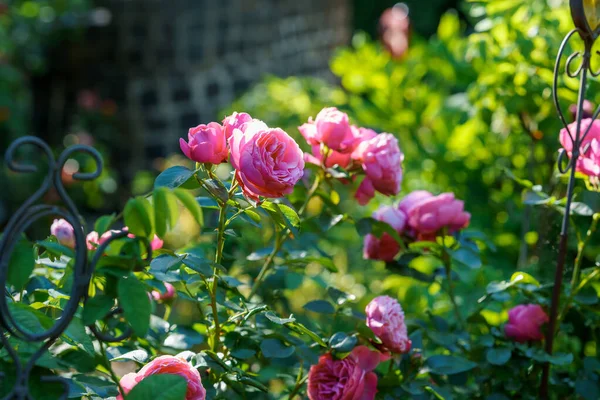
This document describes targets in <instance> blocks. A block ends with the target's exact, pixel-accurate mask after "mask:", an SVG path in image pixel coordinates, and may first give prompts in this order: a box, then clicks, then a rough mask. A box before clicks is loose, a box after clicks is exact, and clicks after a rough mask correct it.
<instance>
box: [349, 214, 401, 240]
mask: <svg viewBox="0 0 600 400" xmlns="http://www.w3.org/2000/svg"><path fill="white" fill-rule="evenodd" d="M356 230H357V232H358V233H359V235H361V236H366V235H368V234H369V233H370V234H373V235H375V236H376V237H378V238H380V237H381V235H383V234H384V233H387V234H388V235H390V236H391V237H392V238H393V239H394V240H395V241H396V242H398V243H400V244H404V241H403V240H402V238H401V237H400V235H399V234H398V232H397V231H396V230H395V229H394V228H393V227H392V226H391V225H390V224H387V223H385V222H382V221H378V220H376V219H375V218H362V219H360V220H358V221H357V222H356Z"/></svg>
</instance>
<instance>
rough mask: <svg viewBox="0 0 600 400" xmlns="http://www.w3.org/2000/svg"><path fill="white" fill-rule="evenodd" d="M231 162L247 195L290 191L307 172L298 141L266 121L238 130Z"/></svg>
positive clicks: (254, 196) (256, 197)
mask: <svg viewBox="0 0 600 400" xmlns="http://www.w3.org/2000/svg"><path fill="white" fill-rule="evenodd" d="M229 145H230V147H231V164H232V165H233V167H234V168H235V170H236V171H235V176H236V179H237V181H238V183H239V184H240V186H241V188H242V191H243V192H244V195H245V196H246V197H247V198H249V199H252V200H254V201H258V200H259V196H263V197H267V198H278V197H282V196H284V195H286V194H290V193H291V192H292V190H293V189H294V185H295V184H296V183H297V182H298V181H299V180H300V179H301V178H302V176H303V175H304V155H303V153H302V150H300V147H299V146H298V143H296V142H295V141H294V139H292V138H291V137H290V136H289V135H288V134H287V133H286V132H284V131H283V130H281V129H280V128H269V127H267V126H266V125H265V124H264V123H263V122H262V121H251V122H248V123H246V125H245V130H244V131H243V132H242V130H240V129H235V130H234V131H233V134H232V136H231V138H230V139H229Z"/></svg>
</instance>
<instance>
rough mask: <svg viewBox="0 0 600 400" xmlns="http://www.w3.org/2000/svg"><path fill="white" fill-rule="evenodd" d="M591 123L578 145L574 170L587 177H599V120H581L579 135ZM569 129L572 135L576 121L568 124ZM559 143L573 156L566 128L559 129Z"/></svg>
mask: <svg viewBox="0 0 600 400" xmlns="http://www.w3.org/2000/svg"><path fill="white" fill-rule="evenodd" d="M590 124H591V128H590V131H589V132H588V134H587V136H586V137H585V138H584V139H583V141H582V142H581V146H580V154H579V159H578V160H577V163H576V164H575V170H576V171H577V172H581V173H582V174H585V175H587V176H589V177H595V178H598V177H600V121H598V120H594V121H592V120H591V119H590V118H588V119H584V120H582V121H581V135H582V136H583V134H584V133H585V131H586V130H587V129H588V127H589V126H590ZM569 130H570V131H571V134H572V135H573V137H575V134H576V132H577V123H576V122H573V123H572V124H570V125H569ZM559 139H560V144H561V145H562V146H563V147H564V149H565V150H566V151H567V154H568V155H569V157H573V142H572V141H571V138H570V137H569V133H568V132H567V130H566V129H564V128H563V129H562V130H561V131H560V136H559Z"/></svg>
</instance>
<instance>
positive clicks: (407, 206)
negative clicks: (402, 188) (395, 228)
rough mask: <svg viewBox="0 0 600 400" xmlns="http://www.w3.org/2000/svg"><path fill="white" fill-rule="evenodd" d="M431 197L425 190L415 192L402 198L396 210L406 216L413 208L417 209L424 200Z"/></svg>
mask: <svg viewBox="0 0 600 400" xmlns="http://www.w3.org/2000/svg"><path fill="white" fill-rule="evenodd" d="M431 197H433V195H432V194H431V193H429V192H428V191H426V190H415V191H413V192H410V193H409V194H407V195H406V196H404V197H403V198H402V200H401V201H400V204H398V208H399V209H400V210H401V211H404V213H405V214H406V215H408V214H410V213H411V211H412V210H413V208H415V207H418V206H419V205H420V204H421V203H422V202H423V201H424V200H427V199H429V198H431Z"/></svg>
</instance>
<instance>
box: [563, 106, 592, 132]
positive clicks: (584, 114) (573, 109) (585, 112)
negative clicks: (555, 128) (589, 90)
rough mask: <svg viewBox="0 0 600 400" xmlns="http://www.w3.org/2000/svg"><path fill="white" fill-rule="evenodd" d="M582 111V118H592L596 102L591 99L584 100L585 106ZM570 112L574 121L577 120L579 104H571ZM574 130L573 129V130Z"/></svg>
mask: <svg viewBox="0 0 600 400" xmlns="http://www.w3.org/2000/svg"><path fill="white" fill-rule="evenodd" d="M581 111H583V112H582V113H581V119H582V120H583V119H587V118H592V117H593V116H594V104H592V102H591V101H589V100H584V101H583V107H582V110H581ZM569 114H571V118H572V119H573V121H575V120H577V104H571V106H570V107H569ZM575 127H576V126H575ZM571 131H572V132H573V129H572V130H571Z"/></svg>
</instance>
